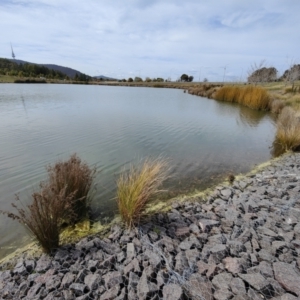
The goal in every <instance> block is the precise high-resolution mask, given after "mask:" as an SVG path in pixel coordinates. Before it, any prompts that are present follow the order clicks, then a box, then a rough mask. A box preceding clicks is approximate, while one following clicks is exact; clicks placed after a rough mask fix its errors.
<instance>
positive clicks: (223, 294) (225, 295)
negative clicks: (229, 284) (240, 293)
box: [214, 289, 233, 300]
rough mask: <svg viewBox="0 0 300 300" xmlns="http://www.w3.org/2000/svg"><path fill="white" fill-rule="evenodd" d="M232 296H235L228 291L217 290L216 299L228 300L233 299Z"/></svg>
mask: <svg viewBox="0 0 300 300" xmlns="http://www.w3.org/2000/svg"><path fill="white" fill-rule="evenodd" d="M232 296H233V294H232V293H231V292H230V291H229V290H227V289H225V290H217V291H216V292H215V293H214V299H216V300H228V299H231V298H232Z"/></svg>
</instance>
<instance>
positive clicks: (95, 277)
mask: <svg viewBox="0 0 300 300" xmlns="http://www.w3.org/2000/svg"><path fill="white" fill-rule="evenodd" d="M84 284H85V285H86V286H88V288H89V290H90V291H93V290H96V289H97V288H98V286H99V285H100V284H101V276H100V275H99V274H88V275H86V276H85V277H84Z"/></svg>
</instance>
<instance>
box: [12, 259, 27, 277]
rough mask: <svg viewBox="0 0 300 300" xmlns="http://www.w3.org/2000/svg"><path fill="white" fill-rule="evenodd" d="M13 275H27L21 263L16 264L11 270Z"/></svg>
mask: <svg viewBox="0 0 300 300" xmlns="http://www.w3.org/2000/svg"><path fill="white" fill-rule="evenodd" d="M13 273H14V274H19V275H21V276H24V275H26V274H27V273H28V272H27V269H26V267H25V265H24V263H23V261H21V262H19V263H17V264H16V266H15V268H14V270H13Z"/></svg>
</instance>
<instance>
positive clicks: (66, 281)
mask: <svg viewBox="0 0 300 300" xmlns="http://www.w3.org/2000/svg"><path fill="white" fill-rule="evenodd" d="M74 280H75V275H74V274H72V273H71V272H68V273H66V274H65V275H64V277H63V279H62V281H61V287H62V288H63V289H67V288H69V286H70V285H71V284H72V283H73V282H74Z"/></svg>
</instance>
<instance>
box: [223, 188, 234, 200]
mask: <svg viewBox="0 0 300 300" xmlns="http://www.w3.org/2000/svg"><path fill="white" fill-rule="evenodd" d="M221 195H222V196H223V197H222V198H223V199H228V198H229V197H231V195H232V192H231V190H230V189H224V190H221Z"/></svg>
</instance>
